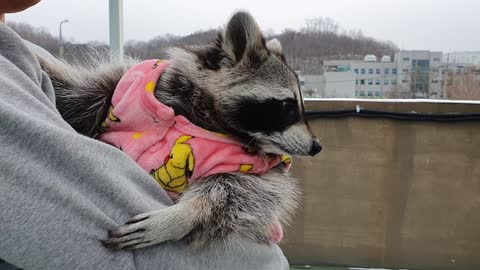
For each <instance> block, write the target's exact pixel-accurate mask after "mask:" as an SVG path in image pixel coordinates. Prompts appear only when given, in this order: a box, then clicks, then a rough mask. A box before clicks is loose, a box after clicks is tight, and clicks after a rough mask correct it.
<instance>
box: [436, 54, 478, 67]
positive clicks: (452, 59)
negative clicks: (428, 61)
mask: <svg viewBox="0 0 480 270" xmlns="http://www.w3.org/2000/svg"><path fill="white" fill-rule="evenodd" d="M443 62H445V63H448V64H464V65H471V66H480V51H478V52H452V53H446V54H445V55H444V56H443Z"/></svg>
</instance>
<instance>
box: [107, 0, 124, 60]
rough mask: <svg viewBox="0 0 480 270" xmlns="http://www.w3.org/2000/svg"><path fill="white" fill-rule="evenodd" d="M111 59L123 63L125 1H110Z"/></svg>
mask: <svg viewBox="0 0 480 270" xmlns="http://www.w3.org/2000/svg"><path fill="white" fill-rule="evenodd" d="M109 24H110V59H111V60H112V61H120V62H121V61H123V0H110V1H109Z"/></svg>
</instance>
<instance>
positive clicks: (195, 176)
mask: <svg viewBox="0 0 480 270" xmlns="http://www.w3.org/2000/svg"><path fill="white" fill-rule="evenodd" d="M167 66H168V62H167V61H159V60H147V61H144V62H141V63H139V64H137V65H135V66H133V67H132V68H130V69H129V70H128V71H127V73H126V74H125V75H124V76H123V77H122V79H121V80H120V82H119V83H118V85H117V87H116V89H115V92H114V95H113V98H112V106H111V107H110V109H109V114H108V117H107V119H106V120H105V122H103V123H102V127H103V128H104V130H105V132H104V133H103V134H101V136H100V138H99V139H100V140H101V141H104V142H106V143H109V144H111V145H114V146H116V147H118V148H120V149H121V150H122V151H124V152H125V153H126V154H127V155H129V156H130V157H131V158H132V159H133V160H135V161H136V162H137V163H138V164H139V165H140V166H141V167H142V168H143V169H144V170H145V171H147V172H148V173H150V174H151V175H152V176H153V178H154V179H155V180H156V181H157V182H158V183H159V184H160V185H161V186H162V187H163V188H164V189H165V190H166V191H167V193H168V194H169V196H170V197H171V198H172V199H174V200H175V199H177V198H178V195H179V193H180V192H182V191H183V190H184V189H185V188H186V187H187V185H188V184H189V183H191V182H192V181H196V180H201V179H202V178H205V177H207V176H209V175H213V174H219V173H233V172H243V173H249V174H263V173H266V172H267V171H268V170H270V169H271V168H273V167H275V166H277V165H280V164H282V166H284V169H285V170H289V168H290V165H291V159H290V158H289V157H287V156H279V155H265V154H260V153H254V152H249V151H248V150H246V149H245V147H244V145H243V144H241V143H239V142H237V141H235V140H233V139H231V138H229V137H228V136H227V135H225V134H220V133H215V132H210V131H208V130H205V129H202V128H200V127H198V126H196V125H194V124H192V123H191V122H190V121H188V119H186V118H185V117H184V116H182V115H177V116H175V112H174V111H173V109H172V108H170V107H168V106H166V105H164V104H163V103H161V102H159V101H158V100H157V99H156V98H155V96H154V95H153V93H154V90H155V85H156V83H157V81H158V79H159V77H160V76H161V74H162V73H163V71H164V70H165V69H166V68H167ZM274 223H275V224H274V225H273V226H274V228H273V236H272V238H273V241H274V242H278V241H279V240H280V239H281V238H282V235H283V232H282V229H281V227H280V224H279V223H278V221H275V222H274Z"/></svg>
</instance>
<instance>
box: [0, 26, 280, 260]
mask: <svg viewBox="0 0 480 270" xmlns="http://www.w3.org/2000/svg"><path fill="white" fill-rule="evenodd" d="M0 172H1V173H0V205H1V207H0V239H1V241H0V258H1V259H3V260H5V261H7V262H9V263H11V264H13V265H16V266H17V267H20V268H22V269H79V268H81V269H225V267H228V268H229V269H288V266H287V265H288V264H287V262H286V259H285V257H284V256H283V254H282V252H281V250H280V249H279V248H278V247H277V246H270V247H267V246H260V245H256V244H253V243H249V242H246V243H239V245H235V247H217V248H215V250H201V251H197V252H192V253H190V252H189V248H188V247H187V246H185V245H182V244H181V243H177V242H174V243H166V244H164V245H157V246H154V247H152V248H148V249H142V250H138V251H135V252H131V251H129V252H127V251H119V252H110V251H109V250H107V249H105V248H104V247H103V246H102V245H101V244H100V242H99V240H101V239H106V238H107V230H109V229H112V228H115V227H117V226H118V225H120V224H123V223H124V222H125V221H126V220H128V218H130V217H132V216H134V215H136V214H139V213H143V212H147V211H151V210H155V209H161V208H163V207H168V206H169V205H170V204H171V201H170V199H169V198H168V196H167V195H166V193H165V192H164V191H163V190H162V189H161V188H160V187H159V186H158V185H157V184H156V183H155V181H152V179H151V177H150V176H149V175H148V174H146V173H145V172H144V171H143V170H142V169H141V168H140V167H139V166H137V164H135V163H134V162H133V161H132V160H130V159H129V158H128V157H127V156H126V155H124V154H123V153H122V152H120V151H119V150H117V149H115V148H114V147H111V146H108V145H106V144H104V143H101V142H98V141H96V140H93V139H90V138H87V137H84V136H81V135H79V134H77V133H76V132H75V131H74V130H73V129H72V128H71V127H70V126H69V125H68V124H67V123H66V122H65V121H63V119H62V118H61V116H60V114H59V113H58V111H57V110H56V108H55V104H54V94H53V89H52V85H51V82H50V80H49V78H48V77H47V76H46V74H45V73H44V72H42V71H41V69H40V66H39V64H38V61H37V60H36V58H35V56H34V54H33V53H32V51H31V50H30V49H29V48H28V47H27V46H26V44H25V43H24V42H23V40H21V39H20V38H19V37H18V36H17V35H16V34H15V33H13V31H11V30H10V29H9V28H7V27H6V26H5V25H4V24H2V23H0ZM246 265H248V268H246V267H245V266H246ZM1 267H2V266H1V263H0V268H1Z"/></svg>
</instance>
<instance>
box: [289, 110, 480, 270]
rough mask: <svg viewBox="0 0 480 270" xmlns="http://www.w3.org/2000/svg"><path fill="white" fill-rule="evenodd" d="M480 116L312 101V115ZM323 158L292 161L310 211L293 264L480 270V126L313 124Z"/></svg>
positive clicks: (292, 245)
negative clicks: (358, 109)
mask: <svg viewBox="0 0 480 270" xmlns="http://www.w3.org/2000/svg"><path fill="white" fill-rule="evenodd" d="M357 104H359V105H361V107H362V108H365V109H377V110H388V111H402V112H405V111H416V112H433V113H446V112H480V105H468V104H453V103H450V104H441V103H384V102H365V101H352V102H347V101H326V102H322V101H315V102H307V103H306V105H307V108H308V109H310V110H322V111H323V110H336V109H353V108H355V105H357ZM311 124H312V127H313V129H314V131H315V132H316V133H317V135H318V136H319V137H320V138H321V142H322V145H323V147H324V148H323V149H324V150H323V151H322V153H321V154H320V155H319V156H317V157H315V158H313V159H309V160H299V159H296V160H295V161H294V168H293V172H294V174H295V175H296V176H297V177H298V178H299V179H301V185H302V186H303V189H304V192H305V199H304V206H303V208H302V209H301V211H300V212H299V215H298V216H297V218H296V219H295V222H294V225H293V226H292V227H291V228H289V229H288V230H287V233H286V239H285V241H284V243H283V244H282V248H283V250H284V252H285V254H286V255H287V257H288V258H289V260H290V262H291V263H292V264H310V265H316V264H317V265H318V264H325V263H326V264H339V265H356V266H370V267H374V266H375V267H390V268H396V267H398V268H400V267H401V268H410V269H480V123H479V122H469V123H467V122H463V123H434V122H410V121H394V120H388V119H363V118H340V119H318V120H313V121H312V122H311Z"/></svg>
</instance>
